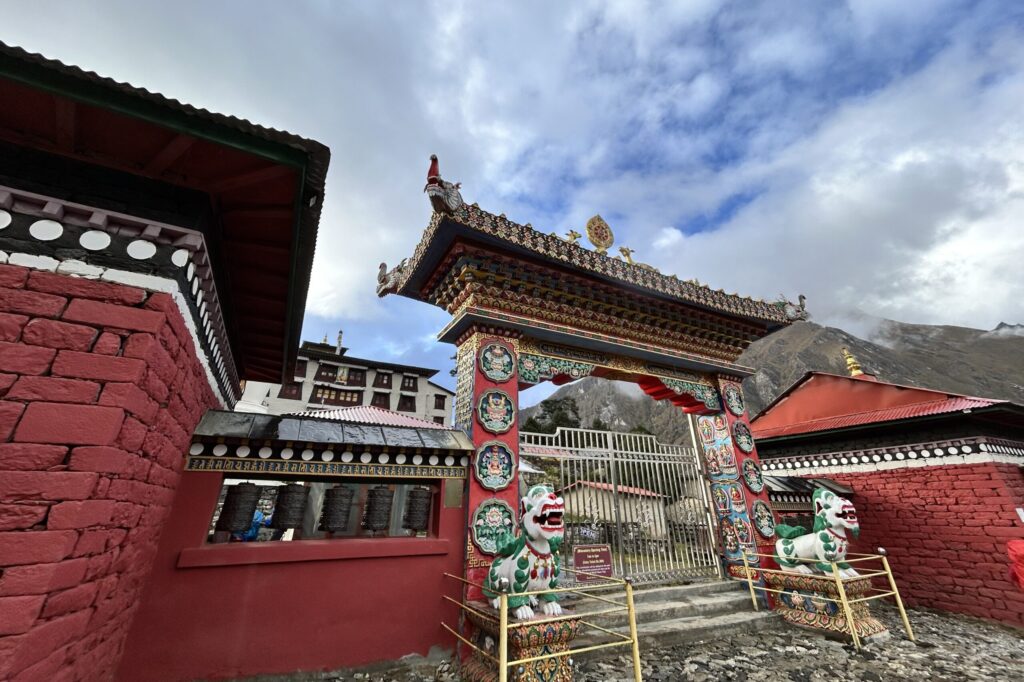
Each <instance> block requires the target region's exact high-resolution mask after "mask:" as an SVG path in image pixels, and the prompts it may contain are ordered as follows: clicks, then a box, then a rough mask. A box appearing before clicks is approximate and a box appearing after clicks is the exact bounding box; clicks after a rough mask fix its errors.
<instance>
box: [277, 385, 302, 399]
mask: <svg viewBox="0 0 1024 682" xmlns="http://www.w3.org/2000/svg"><path fill="white" fill-rule="evenodd" d="M277 397H278V398H284V399H285V400H302V382H301V381H293V382H291V383H290V384H282V385H281V390H279V391H278V392H277Z"/></svg>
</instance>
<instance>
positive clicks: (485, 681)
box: [459, 601, 581, 682]
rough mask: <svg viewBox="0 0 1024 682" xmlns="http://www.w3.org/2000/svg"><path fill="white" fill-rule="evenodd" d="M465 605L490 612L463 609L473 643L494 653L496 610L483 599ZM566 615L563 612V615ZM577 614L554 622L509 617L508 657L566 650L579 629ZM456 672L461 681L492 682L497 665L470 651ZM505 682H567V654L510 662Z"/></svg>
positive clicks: (540, 617)
mask: <svg viewBox="0 0 1024 682" xmlns="http://www.w3.org/2000/svg"><path fill="white" fill-rule="evenodd" d="M467 606H469V607H471V608H473V609H475V610H477V611H479V612H481V613H483V614H486V615H488V616H492V617H493V618H494V620H489V619H485V618H481V617H480V616H478V615H477V614H474V613H472V612H467V614H466V619H467V620H468V621H469V622H470V623H472V624H473V625H474V626H475V627H476V628H477V641H476V642H475V643H476V645H477V646H479V647H480V648H481V649H483V650H484V651H486V652H487V653H489V654H490V655H492V656H494V657H495V658H497V657H498V611H497V610H496V609H493V608H491V606H490V604H487V603H485V602H482V601H481V602H469V603H468V604H467ZM565 615H569V614H565V613H563V616H565ZM549 617H550V616H545V615H543V614H538V615H537V616H536V618H535V620H540V621H543V620H545V619H547V618H549ZM580 620H581V619H580V618H568V619H565V620H560V621H558V622H555V623H543V622H541V623H536V624H535V623H532V622H530V621H529V620H523V621H517V620H510V621H509V626H508V660H510V661H515V660H518V659H521V658H531V657H533V656H544V655H545V654H553V653H559V652H563V651H568V650H569V647H570V645H571V643H572V641H573V640H574V639H575V638H576V635H577V634H579V631H580ZM459 672H460V675H461V679H462V680H463V682H493V681H494V680H496V679H498V668H497V665H496V664H495V663H494V661H492V660H490V659H489V658H487V657H486V656H482V655H480V654H479V653H478V652H476V651H474V652H473V653H472V655H471V656H470V657H469V658H468V659H467V660H466V661H465V662H464V663H463V664H462V666H461V669H460V671H459ZM508 679H509V682H540V681H541V680H543V681H544V682H571V680H572V679H573V672H572V663H570V662H569V657H568V656H561V657H558V658H548V659H545V660H542V661H533V662H532V663H524V664H522V665H521V666H512V667H511V668H510V669H509V671H508Z"/></svg>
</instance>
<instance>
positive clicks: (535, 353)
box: [378, 157, 806, 597]
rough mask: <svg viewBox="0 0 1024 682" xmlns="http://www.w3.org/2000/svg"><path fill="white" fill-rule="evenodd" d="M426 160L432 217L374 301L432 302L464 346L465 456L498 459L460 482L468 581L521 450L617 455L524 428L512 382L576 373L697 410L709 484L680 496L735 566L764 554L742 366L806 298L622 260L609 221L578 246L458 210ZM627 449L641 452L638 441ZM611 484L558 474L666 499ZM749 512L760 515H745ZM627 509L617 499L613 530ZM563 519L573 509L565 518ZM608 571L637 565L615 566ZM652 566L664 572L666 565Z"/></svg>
mask: <svg viewBox="0 0 1024 682" xmlns="http://www.w3.org/2000/svg"><path fill="white" fill-rule="evenodd" d="M431 160H432V164H431V167H430V170H429V171H428V178H427V186H426V188H425V192H426V193H427V195H428V196H429V198H430V201H431V203H432V205H433V207H434V213H433V215H432V217H431V219H430V222H429V224H428V225H427V228H426V230H425V231H424V233H423V237H422V239H421V240H420V243H419V244H418V245H417V246H416V249H415V251H414V252H413V254H412V256H411V257H410V258H408V259H406V260H403V261H402V263H401V264H400V265H399V266H398V267H396V268H394V269H392V270H390V271H388V270H387V269H386V268H385V267H383V266H382V268H381V275H380V277H379V286H378V294H379V295H381V296H385V295H387V294H392V293H394V294H399V295H401V296H406V297H408V298H413V299H416V300H420V301H424V302H428V303H431V304H433V305H436V306H439V307H441V308H444V309H445V310H446V311H448V312H449V313H450V314H451V316H452V319H451V322H449V323H448V325H447V326H445V328H444V329H443V330H442V331H441V332H440V334H439V338H440V340H441V341H445V342H448V343H452V344H455V345H456V346H457V347H458V355H457V370H458V383H457V389H456V393H457V395H456V424H457V425H458V426H460V427H462V428H463V429H465V430H466V431H467V432H468V433H470V435H471V436H472V439H473V444H474V447H475V448H477V455H476V457H475V458H474V461H476V460H480V461H481V462H482V463H484V464H486V465H489V464H491V463H492V462H493V463H494V466H493V467H491V468H488V467H487V466H480V467H474V471H473V475H472V476H471V477H470V484H469V495H468V500H467V501H468V518H469V527H470V538H469V541H468V542H467V563H466V576H467V579H469V580H472V581H475V582H480V581H482V580H483V579H484V577H485V575H486V570H487V566H488V565H489V564H490V561H491V560H492V558H493V555H494V553H495V550H496V547H497V544H498V543H497V538H498V537H500V536H501V534H502V533H504V532H507V530H508V528H510V527H511V526H512V525H513V524H514V523H515V520H516V509H517V507H518V505H519V500H518V497H519V495H518V491H519V489H520V487H521V486H519V485H518V472H519V470H520V468H521V467H520V462H519V456H520V455H521V454H523V451H525V450H530V452H531V454H535V453H541V452H543V451H544V449H545V448H543V447H541V446H542V445H543V446H546V449H547V451H548V452H552V453H555V454H556V455H557V454H562V455H564V454H566V453H568V454H569V455H570V459H571V458H572V455H573V454H574V453H584V452H587V453H590V454H593V453H594V452H608V451H610V450H611V451H614V450H618V449H619V447H618V446H617V445H616V444H614V443H605V444H604V445H601V444H587V443H582V444H580V443H577V444H572V443H567V442H563V443H546V444H542V443H538V442H537V440H536V439H532V438H531V437H529V436H524V437H523V438H522V439H521V437H520V433H519V419H518V416H519V392H520V391H521V390H524V389H526V388H528V387H529V386H532V385H534V384H538V383H541V382H543V381H552V382H554V383H556V384H562V383H566V382H569V381H572V380H575V379H578V378H581V377H584V376H596V377H603V378H607V379H615V380H622V381H630V382H634V383H636V384H637V385H639V386H640V387H641V388H642V389H643V390H644V392H646V393H647V394H648V395H650V396H651V397H652V398H654V399H655V400H667V401H670V402H671V403H672V404H673V405H676V406H678V407H679V408H680V409H681V410H682V411H683V412H685V413H688V414H691V415H695V416H696V420H695V421H696V427H697V428H696V429H695V433H696V434H699V436H696V435H695V437H694V440H695V442H694V446H695V448H698V449H699V451H700V452H701V454H702V455H703V458H702V460H703V461H701V462H695V461H692V460H693V457H692V455H689V458H690V460H691V464H692V465H693V467H695V468H694V470H695V471H698V472H704V474H705V475H706V476H707V478H708V479H709V480H710V484H711V485H710V491H711V493H710V498H711V499H708V495H707V493H706V492H705V490H706V488H705V486H704V485H703V484H701V485H696V486H693V485H691V486H689V489H690V490H691V491H692V494H693V495H694V496H696V498H697V499H698V500H701V501H702V505H703V511H705V513H706V512H707V511H710V510H711V509H713V510H714V525H715V526H717V534H718V540H719V541H720V543H721V551H722V552H724V555H725V558H726V559H727V561H728V562H729V564H735V563H736V562H738V561H739V559H740V554H741V552H742V550H743V549H744V548H746V549H747V550H748V551H750V552H759V551H760V552H761V553H764V552H765V551H769V550H770V548H771V546H772V544H773V542H774V529H773V527H772V525H773V524H772V523H769V522H773V521H774V520H773V519H772V518H771V513H770V508H769V507H768V499H767V493H766V491H765V490H764V486H763V484H761V483H760V463H759V461H758V457H757V452H756V449H755V447H754V441H753V438H752V436H751V434H750V428H749V422H748V418H747V413H746V408H745V406H744V402H743V397H742V393H741V388H740V381H741V380H742V379H743V377H745V376H748V375H750V374H751V373H752V370H750V369H749V368H746V367H743V366H741V365H738V364H737V363H736V360H737V358H738V356H739V355H740V353H742V352H743V350H744V349H745V348H746V347H747V346H748V345H749V344H750V343H751V342H752V341H754V340H756V339H759V338H761V337H763V336H765V335H767V334H769V333H771V332H772V331H773V330H775V329H777V328H779V327H781V326H783V325H786V324H789V323H791V322H793V321H794V320H797V319H803V318H804V317H805V316H806V314H805V311H804V307H803V300H802V297H801V302H800V304H799V305H795V304H792V303H789V302H787V301H779V302H775V303H769V302H765V301H760V300H755V299H752V298H744V297H740V296H737V295H732V294H726V293H725V292H723V291H714V290H712V289H710V288H708V287H706V286H703V285H701V284H699V283H697V282H694V281H687V280H681V279H679V278H678V277H675V276H673V275H666V274H663V273H661V272H659V271H658V270H656V269H654V268H653V267H651V266H649V265H644V264H640V263H635V262H634V261H633V259H632V253H633V251H632V250H631V249H628V248H626V247H621V248H620V249H619V251H620V253H621V255H622V257H619V256H612V255H610V254H609V249H611V248H612V246H613V245H614V236H613V233H612V229H611V227H610V226H609V225H608V224H607V223H606V222H605V221H604V220H602V219H601V217H600V216H594V217H593V218H592V219H591V220H590V221H589V222H588V223H587V225H586V233H587V237H588V238H589V240H590V242H591V244H593V246H594V249H593V250H591V249H587V248H585V247H584V246H583V245H582V244H580V243H579V241H578V240H579V239H580V238H581V237H582V235H581V234H579V233H577V232H575V231H570V232H569V234H568V235H567V236H566V237H565V238H562V237H559V236H557V235H554V234H545V233H543V232H540V231H538V230H536V229H534V228H533V227H532V226H531V225H530V224H526V225H521V224H518V223H515V222H512V221H511V220H509V219H508V218H506V217H505V216H504V215H494V214H492V213H488V212H487V211H484V210H483V209H481V208H480V207H478V206H476V205H475V204H474V205H468V204H466V203H464V202H463V200H462V197H461V194H460V192H459V188H460V185H459V184H457V183H451V182H447V181H445V180H443V179H442V178H441V176H440V172H439V169H438V163H437V159H436V157H432V159H431ZM619 435H621V434H619ZM521 440H522V443H521ZM698 440H699V444H698V442H696V441H698ZM629 454H630V455H631V456H632V457H633V459H635V460H643V459H645V454H644V453H643V451H642V450H641V451H637V452H631V453H629ZM686 457H687V455H685V454H680V455H679V460H680V461H682V460H684V459H685V458H686ZM651 466H652V469H653V468H657V467H654V465H651ZM492 468H493V471H492V470H491V469H492ZM613 471H614V469H613ZM668 473H670V474H671V473H672V469H671V468H669V469H668ZM662 474H664V471H663V472H662ZM670 477H671V476H670ZM654 478H658V479H659V480H664V476H663V475H659V476H658V477H654ZM612 479H613V480H610V481H605V482H603V483H598V482H595V481H594V480H589V479H588V480H583V479H582V478H580V477H575V478H574V479H571V480H567V479H564V478H563V479H562V480H561V481H558V482H556V483H561V484H562V486H564V488H563V490H562V491H560V492H563V494H566V496H567V498H568V497H569V493H570V489H571V488H573V487H574V486H577V487H579V486H585V487H588V488H591V489H593V487H594V486H601V485H604V486H606V488H607V489H608V491H610V492H611V497H613V498H621V497H625V496H627V495H630V494H632V495H635V496H644V495H645V494H647V493H650V495H653V496H655V497H659V498H664V497H668V495H666V494H665V493H663V492H661V491H659V490H648V489H647V488H646V487H642V486H636V485H630V483H631V481H630V480H625V479H624V480H622V481H621V483H622V485H620V482H619V481H617V480H614V475H613V476H612ZM647 480H653V479H647ZM536 482H537V481H531V484H532V483H536ZM641 491H642V492H641ZM682 497H684V496H683V495H679V496H676V499H677V500H678V499H681V498H682ZM755 506H756V508H757V509H758V510H760V511H761V517H762V518H763V521H762V522H761V523H756V522H755V518H757V517H755V516H754V509H755ZM627 507H628V505H627V504H625V503H624V502H623V503H618V502H617V503H616V520H617V521H618V522H619V523H618V525H619V527H620V528H621V527H622V518H621V517H622V516H623V515H624V514H627V512H626V511H625V509H626V508H627ZM620 508H621V509H620ZM765 511H768V512H769V513H768V514H767V516H766V515H765V514H764V512H765ZM572 515H573V510H572V509H571V507H569V508H567V509H566V516H567V518H568V517H569V516H572ZM577 515H578V514H577ZM637 521H640V522H642V521H643V519H637ZM648 522H649V520H648ZM641 525H642V524H641ZM710 528H711V524H709V525H708V529H709V530H710ZM758 547H760V548H761V549H760V550H759V549H758ZM717 554H718V553H717V552H715V555H716V556H713V557H711V558H710V560H708V561H707V562H706V568H707V569H709V573H710V574H713V573H716V572H718V569H717V565H718V559H717ZM617 568H618V570H619V571H626V572H629V573H632V572H633V570H634V567H633V566H631V565H630V566H627V564H625V563H622V562H619V563H618V565H617ZM688 568H689V569H693V568H694V566H693V565H692V564H691V565H689V566H688ZM657 573H663V575H664V576H665V577H669V578H671V577H673V576H672V575H671V571H664V572H661V571H658V572H657ZM698 573H699V571H698ZM681 575H682V574H681ZM689 575H693V572H692V571H691V572H690V573H689ZM469 596H470V597H473V596H475V595H474V590H473V589H470V590H469Z"/></svg>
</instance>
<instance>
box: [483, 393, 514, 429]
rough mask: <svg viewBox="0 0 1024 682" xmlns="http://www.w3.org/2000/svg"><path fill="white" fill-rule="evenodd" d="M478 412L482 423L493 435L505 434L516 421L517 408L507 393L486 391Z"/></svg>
mask: <svg viewBox="0 0 1024 682" xmlns="http://www.w3.org/2000/svg"><path fill="white" fill-rule="evenodd" d="M476 412H477V418H479V419H480V423H481V424H482V425H483V427H484V428H485V429H487V430H488V431H490V432H491V433H505V432H506V431H508V430H509V429H511V428H512V425H513V424H514V423H515V421H516V406H515V404H514V403H513V402H512V398H510V397H509V395H508V393H505V391H497V390H494V391H485V392H484V394H483V395H482V396H480V403H479V404H478V405H477V410H476Z"/></svg>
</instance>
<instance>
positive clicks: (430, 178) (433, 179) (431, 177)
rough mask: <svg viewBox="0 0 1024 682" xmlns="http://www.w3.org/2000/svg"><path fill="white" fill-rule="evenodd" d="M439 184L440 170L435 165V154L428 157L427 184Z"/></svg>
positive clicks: (436, 164)
mask: <svg viewBox="0 0 1024 682" xmlns="http://www.w3.org/2000/svg"><path fill="white" fill-rule="evenodd" d="M440 183H441V169H440V167H439V166H438V163H437V154H431V155H430V169H429V170H427V184H428V185H438V184H440Z"/></svg>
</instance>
